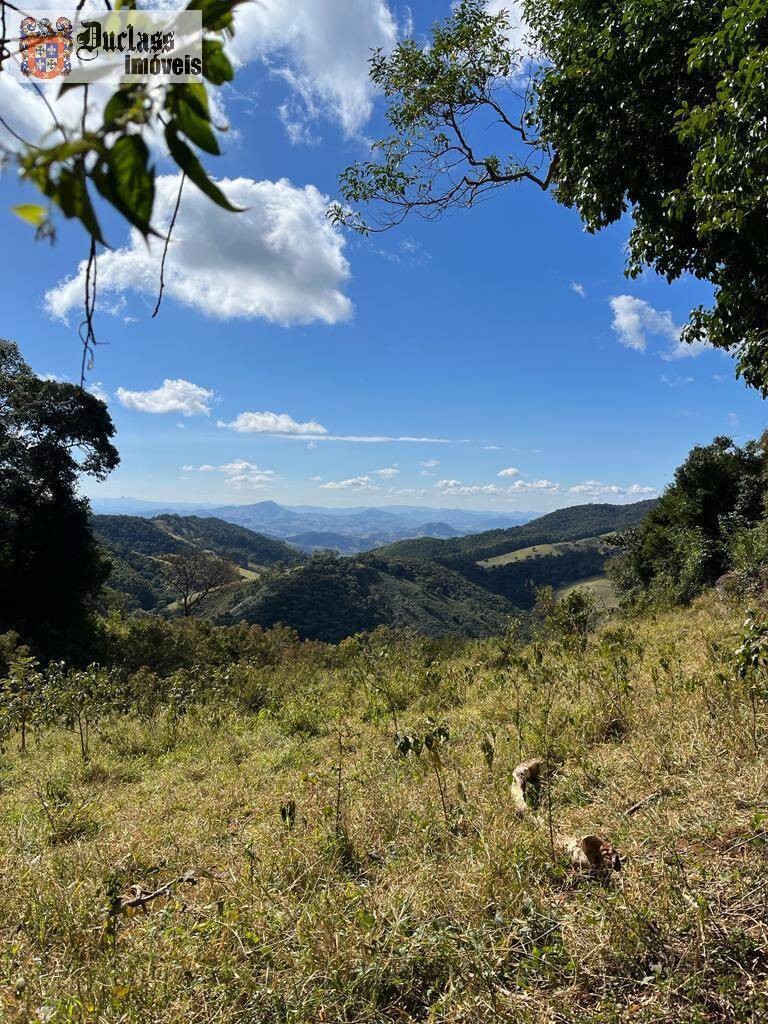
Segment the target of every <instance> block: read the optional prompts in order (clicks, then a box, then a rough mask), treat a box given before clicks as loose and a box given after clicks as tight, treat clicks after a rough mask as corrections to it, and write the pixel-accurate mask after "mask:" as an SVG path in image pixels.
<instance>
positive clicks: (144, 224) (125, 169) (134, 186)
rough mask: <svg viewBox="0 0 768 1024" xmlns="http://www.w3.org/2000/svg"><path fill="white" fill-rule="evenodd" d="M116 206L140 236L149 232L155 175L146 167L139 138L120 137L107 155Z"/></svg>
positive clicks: (146, 153)
mask: <svg viewBox="0 0 768 1024" xmlns="http://www.w3.org/2000/svg"><path fill="white" fill-rule="evenodd" d="M108 162H109V173H110V174H111V176H112V179H113V186H114V195H115V199H116V205H117V206H118V208H119V209H120V211H121V212H122V213H123V214H124V215H125V216H126V217H127V218H128V220H129V221H130V222H131V223H132V224H134V225H135V226H136V227H137V228H138V229H139V231H141V233H142V234H144V235H146V234H148V232H149V222H150V219H151V217H152V207H153V205H154V201H155V172H154V168H150V167H148V162H149V150H148V149H147V145H146V143H145V142H144V140H143V139H142V138H141V136H139V135H123V136H121V137H120V138H119V139H118V140H117V141H116V142H115V144H114V146H112V148H111V149H110V151H109V155H108Z"/></svg>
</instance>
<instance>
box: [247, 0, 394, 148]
mask: <svg viewBox="0 0 768 1024" xmlns="http://www.w3.org/2000/svg"><path fill="white" fill-rule="evenodd" d="M235 26H236V29H237V33H236V35H235V38H234V40H233V42H232V44H231V47H230V49H231V52H232V53H233V55H234V57H235V58H236V59H237V60H239V61H242V62H246V61H249V60H254V59H261V60H263V61H264V62H265V63H267V64H268V65H269V66H270V67H271V68H272V69H273V71H274V72H275V73H276V74H277V75H279V76H280V77H282V78H283V79H284V80H285V81H286V82H288V84H289V86H290V87H291V89H292V90H293V96H292V99H291V102H290V103H289V105H288V113H287V114H286V115H283V118H284V122H285V120H286V119H287V121H288V124H289V125H290V124H293V125H299V126H302V125H304V126H306V124H307V121H308V120H310V119H312V118H314V117H316V116H317V114H318V113H323V114H324V115H325V116H326V117H329V118H333V119H334V120H338V121H339V122H340V124H341V126H342V127H343V129H344V131H345V132H346V133H347V134H350V135H351V134H354V133H356V132H357V131H359V130H360V128H361V127H362V125H363V124H364V123H365V121H367V119H368V118H369V117H370V115H371V111H372V109H373V97H374V92H373V87H372V85H371V81H370V78H369V75H368V60H369V58H370V55H371V50H372V49H375V48H376V47H382V48H383V49H384V50H388V49H390V48H391V47H392V46H393V44H394V43H395V41H396V38H397V25H396V23H395V20H394V18H393V16H392V13H391V11H390V9H389V6H388V5H387V3H386V2H385V0H344V3H339V0H291V2H290V3H287V2H286V0H259V2H258V3H255V4H246V5H244V6H243V7H241V8H239V9H238V11H237V13H236V15H235ZM299 130H300V129H299ZM289 131H290V129H289Z"/></svg>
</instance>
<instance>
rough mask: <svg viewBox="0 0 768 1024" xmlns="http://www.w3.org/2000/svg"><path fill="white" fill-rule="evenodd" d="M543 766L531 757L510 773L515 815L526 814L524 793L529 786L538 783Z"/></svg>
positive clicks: (536, 758)
mask: <svg viewBox="0 0 768 1024" xmlns="http://www.w3.org/2000/svg"><path fill="white" fill-rule="evenodd" d="M543 764H544V762H543V761H542V759H541V758H540V757H532V758H530V759H529V760H528V761H523V762H522V764H519V765H518V766H517V768H515V770H514V771H513V772H512V799H513V800H514V802H515V813H516V814H518V815H519V816H521V817H522V816H523V815H524V814H527V813H528V804H527V803H526V801H525V792H526V790H527V789H528V786H529V785H536V783H537V782H538V781H539V775H540V773H541V766H542V765H543Z"/></svg>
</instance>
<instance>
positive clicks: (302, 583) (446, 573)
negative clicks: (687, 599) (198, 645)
mask: <svg viewBox="0 0 768 1024" xmlns="http://www.w3.org/2000/svg"><path fill="white" fill-rule="evenodd" d="M652 505H653V503H652V502H640V503H638V504H636V505H583V506H576V507H573V508H569V509H564V510H562V511H561V512H559V513H552V514H551V515H548V516H543V517H542V518H541V519H539V520H535V521H534V522H532V523H530V524H526V526H522V527H515V528H513V529H511V530H494V531H491V532H490V533H483V534H476V535H474V536H469V537H463V538H460V539H456V540H447V541H446V540H434V539H432V538H423V539H421V540H419V541H403V542H401V543H398V544H393V545H389V546H387V547H383V548H379V549H377V550H376V551H369V552H367V553H366V554H361V555H356V556H352V557H349V558H342V557H339V556H338V555H335V554H331V553H328V552H325V553H320V554H317V555H314V556H313V557H312V558H311V559H310V560H309V561H308V562H307V563H306V564H304V565H302V566H297V567H295V568H291V569H289V570H287V571H286V572H284V573H279V574H270V576H269V577H268V578H267V579H266V580H264V581H257V582H256V583H253V584H251V585H241V586H239V587H238V588H236V590H233V591H232V592H230V593H229V594H227V596H226V602H222V601H221V600H219V601H218V602H217V605H216V607H217V621H218V622H220V623H225V624H229V623H234V622H237V621H245V622H249V623H255V624H258V625H261V626H272V625H275V624H276V623H278V622H280V623H283V624H285V625H287V626H290V627H292V628H293V629H295V630H296V631H297V632H298V633H299V635H300V636H301V637H303V638H307V639H315V640H325V641H328V642H338V641H339V640H341V639H343V638H344V637H345V636H349V635H351V634H353V633H358V632H364V631H366V630H370V629H373V628H375V627H376V626H379V625H387V626H392V627H394V628H396V629H403V628H410V629H413V630H414V631H415V632H418V633H420V634H423V635H426V636H462V637H482V636H488V635H491V634H494V633H498V632H500V630H502V629H503V628H504V625H505V623H506V622H507V620H508V618H509V617H510V616H519V615H520V614H521V613H525V612H526V611H528V610H530V609H531V608H532V607H533V605H534V603H535V600H536V591H537V589H538V588H539V587H544V586H551V587H553V588H555V589H558V588H561V587H564V586H572V585H577V584H578V582H579V581H580V580H589V581H592V583H591V585H592V586H593V587H594V586H595V583H594V581H595V579H597V578H600V577H602V575H603V569H604V566H605V562H606V560H607V559H608V558H609V557H610V555H611V553H612V551H613V549H612V547H611V545H610V543H609V541H608V539H607V538H606V537H605V536H600V535H599V534H603V535H604V534H607V533H609V532H610V531H613V530H618V529H621V528H624V527H627V526H632V525H635V524H637V523H638V522H640V520H641V519H642V517H643V516H644V515H645V513H646V512H647V511H648V509H649V508H650V507H652ZM590 531H591V532H590ZM595 531H596V532H595ZM414 549H416V550H414ZM429 552H432V554H431V555H429V554H428V553H429ZM480 556H484V557H480Z"/></svg>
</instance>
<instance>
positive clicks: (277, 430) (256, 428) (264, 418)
mask: <svg viewBox="0 0 768 1024" xmlns="http://www.w3.org/2000/svg"><path fill="white" fill-rule="evenodd" d="M217 425H218V426H219V427H229V429H230V430H235V431H237V433H238V434H300V435H301V436H306V435H307V434H327V433H328V431H327V430H326V429H325V427H323V426H321V424H319V423H316V422H315V421H314V420H308V421H307V422H306V423H299V422H298V421H297V420H295V419H294V418H293V416H289V415H288V413H285V412H279V413H278V412H241V413H239V414H238V415H237V416H236V417H235V418H234V419H233V420H232V421H231V422H230V423H224V422H222V421H221V420H220V421H219V423H218V424H217Z"/></svg>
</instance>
